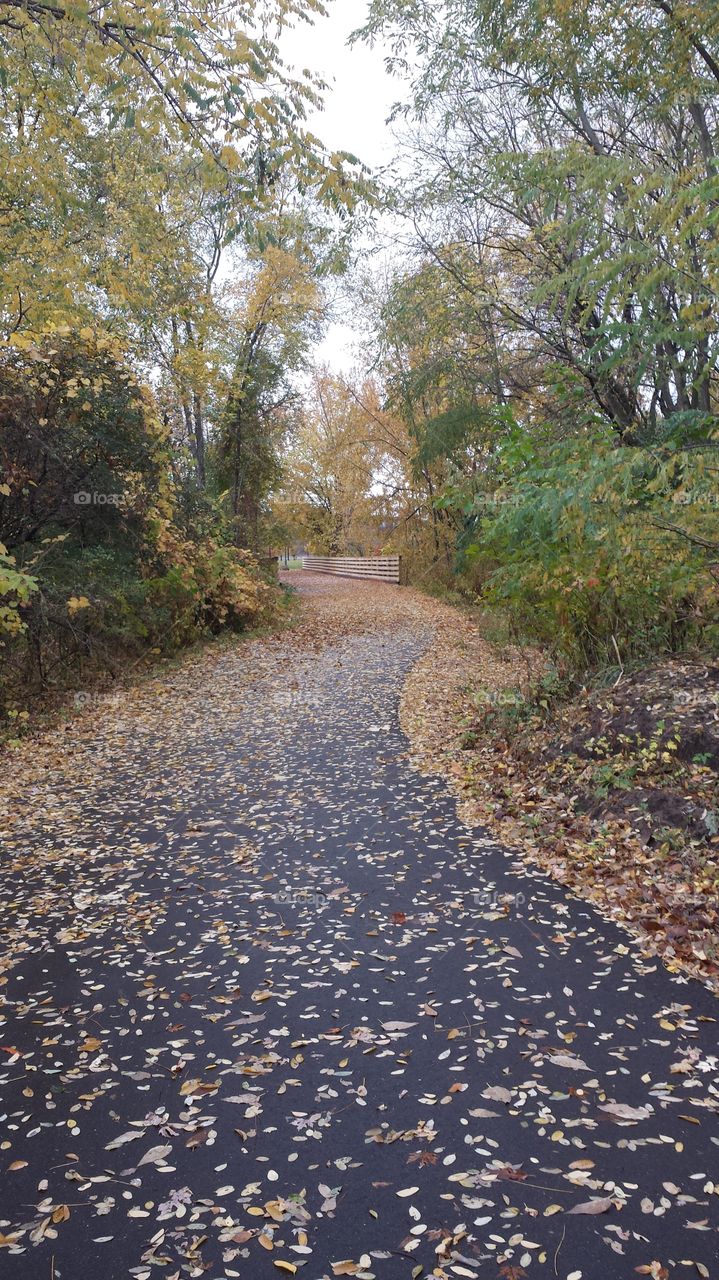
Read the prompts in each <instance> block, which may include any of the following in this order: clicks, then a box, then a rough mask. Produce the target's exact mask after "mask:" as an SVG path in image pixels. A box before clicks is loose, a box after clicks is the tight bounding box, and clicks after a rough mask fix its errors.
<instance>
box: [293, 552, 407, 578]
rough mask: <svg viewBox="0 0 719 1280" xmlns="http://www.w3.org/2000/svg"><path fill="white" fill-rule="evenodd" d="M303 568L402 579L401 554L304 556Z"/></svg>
mask: <svg viewBox="0 0 719 1280" xmlns="http://www.w3.org/2000/svg"><path fill="white" fill-rule="evenodd" d="M302 568H303V569H307V570H308V571H309V572H310V573H336V574H339V575H340V576H341V577H343V578H379V579H381V580H382V581H383V582H399V580H400V556H303V557H302Z"/></svg>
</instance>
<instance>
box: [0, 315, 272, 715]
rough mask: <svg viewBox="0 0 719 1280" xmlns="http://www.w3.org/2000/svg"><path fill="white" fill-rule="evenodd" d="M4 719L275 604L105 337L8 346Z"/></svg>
mask: <svg viewBox="0 0 719 1280" xmlns="http://www.w3.org/2000/svg"><path fill="white" fill-rule="evenodd" d="M0 376H1V378H2V391H1V392H0V424H1V427H2V431H1V440H2V443H1V445H0V469H1V470H2V473H3V476H4V483H3V485H2V490H1V492H0V539H1V540H2V545H1V546H0V556H1V559H0V595H2V600H3V610H2V614H0V642H1V643H2V650H1V655H2V663H1V668H0V698H1V699H2V703H3V706H4V712H5V715H4V725H3V727H4V729H5V730H6V731H12V732H13V733H17V732H18V731H20V730H21V729H22V728H23V726H24V725H26V724H27V723H28V721H29V720H30V719H31V716H32V708H33V707H34V706H36V705H38V704H39V703H41V702H45V703H47V702H48V701H52V699H53V698H57V697H58V696H59V695H62V693H63V692H67V691H69V690H78V689H80V690H86V689H88V688H90V687H92V686H93V685H94V684H96V683H97V682H102V681H107V680H108V679H112V678H113V677H115V676H118V675H121V674H126V673H127V671H128V669H132V668H134V667H136V666H137V665H138V664H140V663H142V662H143V661H147V660H150V661H152V660H153V657H155V656H158V655H163V656H167V655H169V654H172V653H174V652H176V651H177V650H179V649H181V648H183V647H185V646H187V645H191V644H193V643H195V642H197V641H199V640H201V639H203V638H205V637H208V636H212V635H217V634H218V633H219V632H220V631H222V630H225V629H227V630H230V631H234V632H237V631H242V630H243V629H245V628H247V627H249V626H252V625H256V624H258V623H259V622H260V621H261V620H262V619H263V618H266V617H267V616H268V614H269V612H270V611H271V610H272V608H273V602H274V601H275V600H276V598H277V595H278V593H277V590H276V588H273V586H272V584H271V581H270V579H269V578H267V577H266V576H265V575H264V574H263V573H262V572H261V570H260V567H259V565H258V563H257V561H256V560H255V559H254V558H253V556H252V555H251V554H250V553H249V552H246V551H243V550H238V549H237V548H236V547H234V546H232V545H231V543H230V541H229V537H228V535H227V532H226V530H225V528H224V526H223V522H222V519H221V517H220V514H219V512H218V511H217V510H216V509H215V508H214V507H213V504H212V502H211V500H210V499H209V498H208V497H206V496H205V495H204V494H202V493H201V492H200V491H199V490H198V489H197V486H196V485H195V484H194V483H193V478H192V472H191V469H190V468H189V466H188V467H184V466H183V461H182V458H181V456H179V455H178V452H177V450H176V449H175V450H173V449H172V447H171V441H170V438H169V432H168V430H167V428H166V426H165V425H164V424H163V422H162V420H161V418H160V416H159V414H158V410H157V406H156V405H155V403H154V401H153V398H152V395H151V393H150V392H149V390H148V389H147V388H146V387H143V386H142V385H141V384H140V383H139V382H138V381H137V379H136V378H135V376H134V375H133V373H132V372H131V370H130V369H129V368H128V366H127V365H126V363H125V362H124V360H123V358H122V354H121V353H120V352H119V351H118V350H117V349H116V348H115V347H114V346H113V344H112V342H111V341H110V340H109V339H107V338H97V337H95V336H94V335H92V334H90V333H86V334H85V335H82V336H81V335H79V334H76V333H75V334H71V333H65V334H56V335H55V336H54V337H51V336H49V335H45V337H42V338H40V337H38V338H37V339H35V338H23V339H22V340H20V341H16V342H15V344H14V345H13V346H11V347H9V348H8V349H7V350H6V352H5V353H4V354H3V357H2V369H1V371H0Z"/></svg>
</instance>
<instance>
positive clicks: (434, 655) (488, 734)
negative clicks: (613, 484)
mask: <svg viewBox="0 0 719 1280" xmlns="http://www.w3.org/2000/svg"><path fill="white" fill-rule="evenodd" d="M402 715H403V723H404V727H405V729H406V731H407V732H408V734H409V735H410V737H411V739H412V741H413V746H414V748H415V751H416V753H417V758H418V762H419V764H420V767H422V768H423V769H425V770H427V771H433V772H440V773H442V774H444V775H445V776H446V777H447V778H449V779H450V781H451V783H452V785H453V788H454V789H455V791H456V792H457V793H458V795H459V797H460V799H461V802H462V803H461V813H462V817H463V818H464V820H465V821H467V822H468V823H469V824H470V825H486V826H487V827H489V828H490V830H491V831H492V832H493V833H495V834H496V835H497V836H498V837H500V838H501V839H502V840H503V841H505V842H507V843H508V844H510V845H511V846H512V847H514V848H516V849H517V850H518V852H519V854H520V855H521V856H522V857H523V858H524V859H525V860H526V861H528V862H532V863H535V864H538V865H539V866H541V867H542V869H543V870H545V871H546V872H548V874H550V875H551V876H552V877H553V878H554V879H556V880H558V881H560V882H561V883H563V884H565V885H566V886H567V887H568V888H570V889H572V890H573V892H575V893H576V894H578V895H580V896H581V897H584V898H586V899H588V900H590V901H591V902H593V903H594V904H595V905H596V906H598V907H599V908H600V910H601V911H602V913H603V914H605V915H606V916H608V917H611V918H612V919H614V920H615V921H617V922H619V923H621V924H624V925H626V926H627V927H628V928H629V929H630V931H631V932H632V933H633V934H634V935H635V937H637V938H638V939H639V941H640V943H641V945H642V947H643V948H644V950H645V951H646V952H647V953H649V954H658V955H661V957H662V958H663V960H664V962H665V963H666V964H667V965H668V966H669V967H670V968H671V969H674V970H676V969H680V970H683V971H686V972H688V973H691V974H693V975H694V976H696V977H699V978H701V979H702V980H704V981H705V982H707V983H708V984H709V985H710V986H712V987H713V988H714V989H715V990H717V991H719V947H718V945H717V922H718V921H719V783H718V779H717V771H718V770H719V666H718V665H716V664H713V663H711V662H710V663H706V662H703V661H701V660H700V659H698V658H693V659H692V658H682V659H680V658H674V659H670V660H664V661H662V662H656V663H654V664H652V665H650V666H648V667H645V668H643V669H640V670H637V671H636V672H634V673H625V672H622V671H615V672H614V673H613V679H612V682H611V683H609V684H608V685H605V687H595V688H586V687H579V688H578V687H576V683H575V682H574V681H573V680H571V679H570V678H568V677H566V676H563V675H562V673H561V672H559V671H557V670H556V669H555V668H553V667H551V666H549V665H547V664H546V663H543V662H542V660H541V659H540V658H539V656H538V655H537V654H536V653H534V652H531V651H527V650H524V651H523V650H518V649H512V650H510V649H505V650H504V651H498V650H497V649H496V648H495V647H494V646H492V645H490V644H489V643H488V642H487V641H486V640H484V639H483V637H482V631H481V627H480V625H478V623H477V622H476V621H472V620H471V619H470V618H469V616H468V615H467V616H456V617H455V620H454V621H452V620H451V619H450V618H449V617H448V619H447V622H446V624H445V626H444V627H443V629H442V631H441V632H440V633H439V635H438V637H437V641H436V643H435V644H434V645H433V647H432V648H431V650H429V651H428V652H427V654H426V655H425V657H424V659H423V660H422V662H421V663H420V664H419V665H418V667H416V668H415V670H414V671H413V672H412V674H411V676H410V678H409V680H408V682H407V685H406V687H405V693H404V698H403V708H402Z"/></svg>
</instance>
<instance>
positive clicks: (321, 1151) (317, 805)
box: [0, 577, 719, 1280]
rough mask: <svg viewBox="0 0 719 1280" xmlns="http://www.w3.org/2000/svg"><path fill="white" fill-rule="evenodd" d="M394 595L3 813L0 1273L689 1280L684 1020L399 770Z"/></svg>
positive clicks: (144, 715) (697, 1053)
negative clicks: (313, 645) (328, 637)
mask: <svg viewBox="0 0 719 1280" xmlns="http://www.w3.org/2000/svg"><path fill="white" fill-rule="evenodd" d="M302 581H303V583H304V586H305V589H307V590H308V591H310V590H311V589H312V587H313V580H312V579H311V578H309V577H307V578H304V579H302ZM322 589H324V590H325V591H327V590H329V589H331V588H328V587H327V585H326V582H325V584H324V585H323V588H322ZM362 589H363V588H360V590H362ZM336 590H337V592H338V596H341V593H342V591H346V590H347V586H346V584H341V585H338V586H337V587H336ZM393 598H394V589H392V588H388V587H384V586H383V587H382V588H378V589H377V590H376V591H375V589H374V588H372V589H371V590H369V591H368V592H367V594H366V599H367V608H368V609H371V611H372V614H373V624H372V629H371V630H370V631H367V632H364V633H361V634H355V635H351V634H350V635H347V636H345V637H342V638H339V639H337V638H335V640H334V641H333V642H332V643H330V644H329V645H328V646H326V647H324V648H321V649H319V650H318V651H317V652H307V651H306V650H305V651H299V650H298V651H297V652H295V650H294V649H293V640H292V639H291V638H290V639H289V640H284V641H282V643H281V645H280V646H279V647H278V648H277V649H274V650H273V648H272V645H271V644H269V645H268V653H269V654H270V657H269V658H268V659H267V665H266V666H265V667H264V668H262V667H261V669H260V670H259V671H258V672H256V673H255V675H254V676H253V678H251V679H249V680H248V679H247V677H246V675H245V668H246V654H245V651H244V650H243V649H242V648H240V649H239V650H238V651H237V653H236V654H235V653H233V652H227V653H225V654H224V655H223V656H221V657H220V658H217V659H215V660H213V662H212V663H211V664H210V665H209V666H208V667H207V669H206V670H205V669H203V668H202V667H201V666H200V667H198V666H197V665H195V666H193V667H192V670H191V672H190V673H189V674H188V675H183V674H182V673H181V674H180V675H175V676H168V677H167V678H166V679H165V680H164V682H163V681H162V680H160V681H158V682H156V687H152V688H149V689H145V690H144V691H141V692H140V693H139V694H137V695H136V697H135V698H134V700H133V698H132V697H131V698H130V699H129V700H128V701H127V702H126V703H123V704H122V705H121V706H118V707H116V708H114V709H111V712H110V713H108V712H107V710H106V709H103V713H102V715H101V716H100V715H98V717H97V721H96V722H95V721H93V719H92V717H91V716H90V717H89V719H88V722H87V725H86V728H85V730H84V733H83V736H82V739H81V740H78V741H77V742H76V750H75V751H74V752H72V753H68V751H67V750H64V751H63V752H61V751H60V749H59V747H58V749H57V750H56V751H54V754H53V751H50V753H49V755H48V757H47V759H46V760H44V763H43V770H42V773H41V775H40V776H39V777H38V778H36V780H35V781H34V782H33V783H32V785H31V786H30V787H28V788H26V789H25V791H24V793H23V794H22V795H20V793H18V795H19V799H18V805H19V809H18V812H17V813H16V816H15V821H14V823H10V824H9V825H8V837H7V842H6V843H7V849H6V854H5V866H6V868H7V870H6V874H5V875H4V877H3V882H2V895H3V900H4V902H5V913H4V916H3V919H4V921H5V929H6V931H7V936H8V940H9V943H10V944H11V948H12V954H13V963H12V964H11V966H10V967H9V969H8V973H7V982H6V984H5V985H4V986H3V987H2V988H0V990H1V991H2V992H3V995H4V1009H3V1011H2V1012H3V1014H4V1018H5V1021H4V1024H3V1026H2V1030H1V1031H0V1044H1V1045H2V1053H1V1056H2V1058H3V1064H2V1069H1V1077H2V1081H1V1082H2V1110H3V1112H4V1116H3V1126H2V1128H3V1132H2V1139H3V1142H2V1147H0V1169H1V1170H2V1205H1V1206H0V1220H1V1221H0V1231H1V1232H2V1237H0V1244H2V1245H3V1246H5V1247H4V1248H3V1249H2V1251H1V1252H0V1268H1V1270H2V1275H3V1276H7V1277H14V1278H16V1280H26V1278H28V1280H29V1277H32V1278H33V1280H36V1278H38V1277H42V1278H45V1277H47V1278H48V1280H50V1278H59V1280H63V1278H64V1280H91V1278H92V1280H95V1278H96V1277H102V1280H120V1277H126V1276H135V1277H140V1278H142V1280H145V1278H146V1280H155V1277H157V1278H158V1280H180V1277H182V1278H183V1280H184V1277H200V1276H202V1277H207V1278H208V1280H220V1278H221V1277H233V1276H240V1277H242V1280H255V1278H257V1280H262V1278H263V1277H268V1278H269V1277H272V1276H277V1275H281V1274H294V1273H295V1269H297V1271H296V1273H297V1274H298V1275H301V1276H302V1277H303V1280H320V1278H324V1277H333V1276H334V1275H357V1276H359V1277H370V1276H376V1277H378V1278H380V1280H395V1278H397V1280H411V1278H413V1277H419V1276H420V1275H426V1276H430V1275H435V1276H437V1277H448V1278H449V1277H455V1276H456V1277H477V1278H478V1280H485V1278H486V1280H491V1278H493V1277H498V1280H523V1278H524V1277H525V1276H528V1277H534V1276H536V1277H538V1278H541V1277H548V1278H553V1277H561V1278H562V1280H569V1278H570V1277H571V1280H579V1278H580V1277H581V1280H607V1278H610V1280H614V1278H617V1280H619V1278H624V1277H633V1276H635V1275H636V1274H637V1273H638V1274H643V1275H649V1276H655V1277H664V1276H665V1275H669V1276H671V1277H674V1276H675V1275H676V1276H686V1277H693V1276H704V1277H710V1278H711V1280H716V1278H717V1277H719V1261H718V1260H717V1259H718V1257H719V1253H718V1241H719V1237H718V1236H717V1229H718V1228H719V1190H718V1189H719V1145H717V1143H718V1141H719V1124H717V1114H716V1112H717V1107H718V1106H719V1092H717V1088H716V1073H717V1056H716V1054H717V1022H716V1017H717V1004H716V1002H715V1001H714V1000H713V999H712V997H711V996H710V995H709V994H708V993H707V992H705V991H704V989H703V988H701V987H699V986H698V985H695V984H693V983H691V982H684V981H680V980H679V979H677V978H672V977H671V976H670V975H669V974H668V973H667V972H666V971H664V970H663V969H661V968H658V967H657V966H656V964H655V963H652V962H647V961H643V960H642V959H641V957H640V956H639V955H638V954H637V953H636V952H635V951H634V949H633V947H632V946H631V945H630V943H629V940H628V938H627V936H626V935H625V934H623V933H621V932H620V931H619V930H618V929H616V928H614V927H613V926H610V925H606V924H604V923H603V922H602V921H601V920H600V918H599V917H598V916H597V915H596V914H595V912H594V911H593V910H592V909H590V908H588V907H586V906H584V905H583V904H582V903H578V902H576V901H572V900H570V899H569V898H568V897H567V895H566V894H565V892H564V891H563V890H562V889H560V888H559V887H558V886H556V885H553V884H552V883H550V882H548V881H547V880H545V879H544V878H542V877H540V876H534V875H531V874H527V873H526V872H521V871H518V870H517V869H514V870H513V866H514V864H513V861H512V858H511V856H510V855H509V854H508V853H506V852H504V851H503V850H502V849H500V848H498V847H497V846H496V845H495V844H494V843H493V841H492V840H491V839H490V838H489V837H481V836H478V835H477V833H476V832H472V833H470V832H468V831H467V830H466V829H465V828H463V827H462V826H461V825H460V824H459V823H458V821H457V818H456V815H455V807H454V803H453V801H452V800H451V798H450V797H449V796H448V794H447V793H446V791H445V790H444V787H443V784H441V783H439V782H438V781H435V780H431V779H429V780H428V779H427V778H423V777H420V776H419V775H418V774H417V773H415V772H414V771H413V769H412V767H411V764H410V762H409V760H408V758H407V742H406V740H405V739H404V737H403V735H402V734H401V732H400V729H399V725H398V720H397V699H398V695H399V692H400V689H401V685H402V680H403V677H404V675H405V673H406V672H407V670H408V669H409V667H410V666H411V664H412V663H413V661H414V660H416V658H417V657H418V656H419V654H420V653H421V651H422V649H423V647H424V646H425V645H426V644H427V643H429V642H430V640H431V630H430V623H429V617H428V619H427V621H423V618H422V613H421V609H420V608H419V607H418V608H417V609H416V610H415V613H414V615H412V616H409V614H408V615H407V617H406V618H405V619H403V618H402V616H401V615H400V616H398V615H397V613H396V612H393V611H392V609H390V608H389V606H388V605H387V612H386V619H387V621H386V626H385V625H383V621H382V619H383V616H384V615H383V612H382V611H383V609H384V608H385V605H386V604H387V602H388V601H391V600H392V599H393ZM253 645H254V646H255V648H254V649H253V652H255V651H256V650H257V652H259V649H258V648H257V644H256V642H253ZM153 698H154V702H153V703H152V707H153V708H154V709H153V710H152V712H151V710H150V709H148V707H149V703H150V702H152V699H153ZM714 1180H716V1186H715V1182H714ZM588 1206H589V1207H588ZM597 1210H599V1212H597Z"/></svg>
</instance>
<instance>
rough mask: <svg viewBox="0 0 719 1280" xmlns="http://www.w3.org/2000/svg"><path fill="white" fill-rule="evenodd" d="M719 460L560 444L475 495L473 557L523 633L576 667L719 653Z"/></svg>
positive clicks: (702, 453) (706, 453)
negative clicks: (717, 465) (717, 472)
mask: <svg viewBox="0 0 719 1280" xmlns="http://www.w3.org/2000/svg"><path fill="white" fill-rule="evenodd" d="M713 465H714V461H713V458H712V455H711V454H710V450H709V449H708V448H706V449H704V450H702V449H697V450H696V451H681V450H676V451H674V450H671V449H668V448H667V449H665V450H664V451H663V452H662V451H659V450H657V449H655V450H649V449H641V448H616V447H612V446H611V445H610V444H609V443H608V442H607V441H606V440H602V439H600V440H596V439H594V440H591V441H590V440H587V441H586V442H584V443H581V442H580V443H578V442H576V441H573V442H571V443H563V444H561V445H559V446H555V447H554V448H553V450H552V451H551V454H550V457H549V459H547V458H544V459H543V460H542V462H541V465H540V464H534V465H529V466H527V467H525V468H524V470H522V471H521V472H520V473H518V474H516V475H510V476H509V477H508V478H507V480H506V482H505V483H504V484H503V485H502V487H501V488H500V489H498V490H495V491H494V493H492V494H489V495H488V494H486V493H485V494H482V495H479V497H478V498H477V499H476V500H475V502H474V506H473V510H472V513H471V516H470V519H469V522H468V532H467V537H466V539H465V546H464V553H463V554H464V558H465V561H466V562H467V563H468V564H470V565H473V566H474V570H475V573H476V574H477V576H478V577H479V578H482V576H484V577H485V584H484V588H483V590H484V597H485V599H486V600H487V602H488V603H490V604H495V605H496V604H500V605H502V606H503V607H504V608H506V609H507V610H508V611H509V613H510V616H511V618H512V620H513V625H514V627H515V630H516V631H518V632H520V633H522V634H523V635H524V636H526V637H528V638H532V639H536V640H539V641H541V642H543V643H545V644H546V645H548V646H549V647H550V648H552V649H554V650H556V651H557V652H559V653H561V654H563V655H564V656H565V657H567V658H568V659H569V660H570V661H571V662H572V664H573V665H575V666H591V665H596V664H604V663H606V662H616V661H617V659H619V660H620V661H626V660H627V659H628V658H630V657H633V658H645V657H648V656H650V655H652V654H656V653H661V652H674V651H677V650H679V649H682V648H684V647H686V646H687V645H688V644H691V643H694V642H696V643H702V644H705V645H710V646H715V645H716V641H717V637H719V592H718V590H717V581H716V579H715V577H714V576H713V572H712V559H711V557H712V555H714V557H715V558H716V556H717V552H718V551H719V543H717V540H716V530H717V523H718V521H717V515H718V512H719V507H718V506H717V498H716V490H715V486H714V485H713V484H712V483H711V481H712V467H713Z"/></svg>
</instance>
